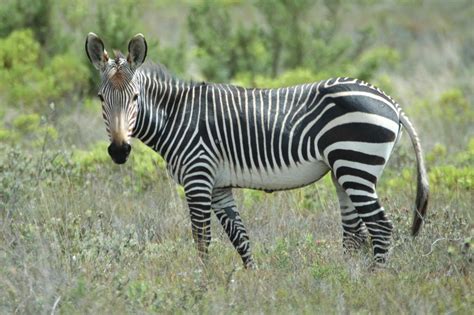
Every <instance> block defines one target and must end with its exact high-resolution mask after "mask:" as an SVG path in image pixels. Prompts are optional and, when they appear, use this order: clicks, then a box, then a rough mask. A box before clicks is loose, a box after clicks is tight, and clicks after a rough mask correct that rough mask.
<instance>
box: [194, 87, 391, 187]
mask: <svg viewBox="0 0 474 315" xmlns="http://www.w3.org/2000/svg"><path fill="white" fill-rule="evenodd" d="M204 95H205V97H206V102H203V103H205V104H206V105H205V106H206V108H205V110H204V111H203V114H204V115H206V119H204V120H203V121H205V130H206V132H205V133H202V136H203V137H204V138H205V142H206V143H207V145H208V147H209V148H210V149H211V150H212V151H213V152H214V153H215V155H216V156H217V158H216V160H217V161H218V163H217V164H218V166H217V170H216V184H217V185H218V186H225V187H227V186H230V187H247V188H256V189H264V190H280V189H288V188H296V187H300V186H304V185H307V184H309V183H312V182H314V181H316V180H318V179H319V178H320V177H321V176H323V175H324V174H325V173H326V172H327V171H328V170H329V169H330V168H332V167H333V164H334V163H335V161H336V160H337V156H338V154H339V153H341V152H340V151H341V150H344V151H345V152H346V153H347V151H348V150H352V151H357V152H358V153H360V154H359V155H360V156H358V158H360V157H361V156H362V155H361V154H368V155H372V153H374V152H375V153H376V154H378V155H381V156H380V158H382V159H385V158H388V155H389V153H390V152H391V149H392V147H393V144H394V142H395V139H396V138H397V135H398V132H399V128H400V127H399V111H398V106H397V104H396V103H395V102H393V100H392V99H390V98H389V97H388V96H386V95H385V94H384V93H383V92H381V91H380V90H378V89H376V88H374V87H372V86H369V85H367V84H365V83H364V82H362V81H358V80H354V79H341V78H338V79H334V80H326V81H320V82H316V83H312V84H305V85H298V86H294V87H288V88H280V89H242V88H238V87H235V86H231V85H209V86H206V90H205V93H204ZM338 152H339V153H338ZM367 162H368V163H369V164H370V162H371V161H367Z"/></svg>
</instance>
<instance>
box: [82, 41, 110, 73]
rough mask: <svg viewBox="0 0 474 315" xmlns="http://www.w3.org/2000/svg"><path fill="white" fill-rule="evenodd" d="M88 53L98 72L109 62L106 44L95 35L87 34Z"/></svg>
mask: <svg viewBox="0 0 474 315" xmlns="http://www.w3.org/2000/svg"><path fill="white" fill-rule="evenodd" d="M86 53H87V57H89V60H90V61H91V63H92V65H94V67H95V68H96V69H97V70H102V69H103V68H104V66H105V65H106V64H107V61H108V60H109V56H108V55H107V51H105V48H104V43H103V42H102V40H101V39H100V38H99V36H97V35H96V34H94V33H89V34H87V38H86Z"/></svg>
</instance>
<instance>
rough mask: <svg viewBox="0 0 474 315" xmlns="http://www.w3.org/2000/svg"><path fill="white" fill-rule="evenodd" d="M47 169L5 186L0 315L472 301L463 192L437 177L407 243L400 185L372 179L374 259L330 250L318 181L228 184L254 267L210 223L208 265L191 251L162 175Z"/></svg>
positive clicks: (440, 307)
mask: <svg viewBox="0 0 474 315" xmlns="http://www.w3.org/2000/svg"><path fill="white" fill-rule="evenodd" d="M33 164H34V163H33ZM26 169H27V167H26ZM50 177H51V178H52V179H51V180H50V181H40V182H39V183H38V185H37V186H36V187H33V188H31V187H30V189H25V185H23V186H22V185H20V187H19V188H18V190H17V191H16V192H15V194H21V193H24V194H26V196H27V198H16V199H15V200H17V201H16V204H15V205H13V204H6V205H5V207H6V208H8V209H10V211H6V212H3V217H2V221H1V226H0V227H1V230H0V313H21V314H24V313H30V314H36V313H49V312H51V310H52V309H53V306H54V305H55V304H56V307H55V310H56V311H57V312H58V313H62V314H84V313H92V314H97V313H114V314H117V313H138V314H140V313H262V312H263V313H320V314H323V313H324V314H327V313H360V314H368V313H396V314H398V313H425V314H432V313H455V314H468V313H469V312H470V311H469V309H471V310H472V307H473V306H474V299H473V296H472V289H473V283H472V258H473V251H472V245H473V241H472V233H473V230H472V213H471V208H472V204H473V196H472V192H471V191H466V190H458V191H446V190H445V191H439V189H437V188H436V187H435V189H434V191H433V193H432V198H431V200H430V210H429V218H428V220H427V224H426V225H425V226H424V227H423V230H422V232H421V235H420V236H419V237H417V238H416V239H414V240H413V239H412V238H411V237H410V236H409V227H410V223H411V218H412V213H411V211H409V210H408V208H411V205H412V203H413V200H414V193H413V192H412V190H413V188H412V187H411V185H412V183H407V185H406V186H405V187H401V188H400V189H399V191H396V192H395V191H394V190H393V188H392V187H391V186H390V185H389V181H388V180H387V181H386V182H385V183H388V184H384V182H382V183H381V187H380V188H381V190H382V193H381V194H382V195H383V202H384V205H385V207H386V208H387V209H388V211H387V212H388V213H389V215H390V216H391V218H392V219H393V221H394V223H395V227H396V229H395V231H394V248H393V251H392V255H391V258H390V261H389V263H388V264H387V266H386V268H379V269H376V270H373V269H372V260H371V258H372V256H371V254H370V249H369V248H364V249H363V250H361V251H360V252H357V253H354V254H352V255H344V254H343V253H342V244H341V226H340V223H339V220H340V217H339V213H338V207H337V199H336V196H335V193H334V191H333V188H332V187H331V186H330V184H329V181H328V180H326V179H324V180H323V181H321V182H320V183H317V184H316V185H313V186H310V187H308V188H304V189H303V190H295V191H291V192H281V193H273V194H264V193H254V192H249V191H242V190H238V191H237V193H236V195H237V199H238V203H239V204H240V205H241V214H242V217H243V220H244V222H245V223H246V225H247V227H248V230H249V235H250V238H251V241H252V245H253V251H254V256H255V260H256V262H257V264H258V266H259V269H258V270H255V271H248V270H245V269H243V268H242V265H241V260H240V258H239V257H238V254H237V253H236V251H235V250H234V249H233V247H232V245H231V244H230V242H229V241H228V240H227V236H226V235H225V233H224V232H223V230H222V228H221V227H220V226H218V225H217V223H216V222H215V221H217V220H214V222H213V241H212V243H211V246H210V257H209V262H208V264H207V265H205V266H203V265H202V264H201V263H200V262H199V261H198V260H197V254H196V251H195V249H194V244H193V242H192V240H191V239H192V238H191V230H190V222H189V219H188V212H187V209H186V205H185V203H184V201H183V200H182V198H181V197H180V194H179V193H178V191H177V189H176V186H175V185H174V184H172V183H171V181H170V180H169V179H167V178H161V179H159V180H157V181H156V185H154V186H151V187H148V188H146V189H144V190H142V191H138V192H137V191H136V189H135V188H134V187H136V185H134V183H135V181H139V180H140V179H139V178H137V177H133V171H132V170H131V169H130V167H127V166H126V167H113V168H111V169H101V170H100V169H99V170H96V171H95V172H94V173H90V174H89V175H88V177H87V176H86V177H85V178H82V180H81V181H77V180H71V178H68V177H67V176H64V175H61V176H57V175H54V174H52V175H50ZM17 179H18V180H21V176H20V175H19V173H17ZM125 179H126V180H125ZM413 185H414V183H413ZM384 190H387V191H390V195H388V194H387V193H385V192H384ZM311 196H312V197H311ZM308 199H310V200H309V201H308Z"/></svg>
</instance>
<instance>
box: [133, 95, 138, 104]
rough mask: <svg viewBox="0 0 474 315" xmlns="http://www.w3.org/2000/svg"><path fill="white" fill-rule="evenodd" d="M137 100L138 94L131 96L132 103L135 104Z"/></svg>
mask: <svg viewBox="0 0 474 315" xmlns="http://www.w3.org/2000/svg"><path fill="white" fill-rule="evenodd" d="M137 100H138V94H135V95H134V96H133V101H134V102H136V101H137Z"/></svg>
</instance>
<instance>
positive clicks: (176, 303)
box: [0, 0, 474, 314]
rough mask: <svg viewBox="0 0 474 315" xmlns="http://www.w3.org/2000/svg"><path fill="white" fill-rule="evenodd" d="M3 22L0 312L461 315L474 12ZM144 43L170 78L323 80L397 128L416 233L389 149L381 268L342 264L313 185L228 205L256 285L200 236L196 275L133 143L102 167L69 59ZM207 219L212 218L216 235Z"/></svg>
mask: <svg viewBox="0 0 474 315" xmlns="http://www.w3.org/2000/svg"><path fill="white" fill-rule="evenodd" d="M4 2H5V3H2V6H0V19H1V20H2V23H1V24H0V313H21V314H23V313H50V312H53V313H65V314H70V313H73V314H74V313H78V314H82V313H196V312H199V313H232V312H234V313H243V312H245V313H324V314H326V313H430V314H431V313H456V314H467V313H470V311H469V309H473V307H474V298H473V295H472V291H473V283H472V282H473V280H472V272H473V270H472V267H473V261H472V260H473V245H474V239H473V237H474V230H473V220H472V205H473V203H474V198H473V196H474V194H473V192H474V130H473V128H474V125H473V123H472V122H473V121H474V106H473V104H474V94H473V91H474V86H473V81H472V76H473V74H474V56H473V55H472V49H471V48H472V43H474V35H473V33H472V32H469V31H467V30H469V29H471V28H472V18H473V16H474V5H473V4H472V2H471V1H469V0H456V1H448V2H446V1H441V0H434V1H430V2H429V4H428V3H425V1H418V0H396V1H392V0H391V1H389V0H383V1H371V0H360V1H356V2H348V1H334V0H332V1H325V0H319V1H316V2H314V1H308V0H298V1H295V0H292V1H289V0H274V1H264V0H255V1H240V0H239V1H228V0H222V1H209V0H203V1H199V2H196V1H186V0H183V1H181V2H177V3H176V2H175V1H167V0H163V1H153V2H149V1H141V0H140V1H132V0H120V1H118V3H117V4H116V5H114V6H110V5H109V3H108V2H107V1H105V0H99V1H92V0H83V1H76V2H74V3H71V2H69V1H64V0H48V1H34V0H19V1H16V0H15V1H14V0H6V1H4ZM89 31H93V32H95V33H97V34H99V35H101V37H102V38H103V39H104V40H105V42H106V46H107V47H108V48H109V51H111V50H112V49H122V50H125V49H126V43H127V41H128V39H129V38H130V37H131V36H133V35H134V34H135V33H137V32H142V33H144V34H145V36H146V38H147V40H148V42H149V46H150V52H149V57H148V58H149V59H151V60H154V61H156V62H161V63H163V64H164V65H166V66H167V67H168V68H169V69H170V70H171V71H172V72H175V73H177V74H178V75H180V76H181V77H183V78H186V79H193V80H209V81H220V82H232V83H236V84H240V85H245V86H257V87H263V86H265V87H280V86H286V85H293V84H297V83H302V82H310V81H315V80H320V79H325V78H329V77H334V76H338V75H343V76H354V77H358V78H361V79H364V80H367V81H369V82H371V83H374V84H376V85H378V86H380V87H381V88H383V89H384V90H385V91H386V92H388V93H389V94H391V95H392V96H393V97H394V98H395V99H396V100H397V101H398V102H399V103H400V104H401V106H402V107H403V108H404V109H405V110H406V112H407V113H408V115H409V116H410V118H411V119H412V121H413V122H414V124H415V126H416V128H417V130H418V131H419V133H420V138H421V142H422V145H423V148H424V150H425V157H426V161H427V166H428V172H429V177H430V183H431V199H430V206H429V213H428V219H427V221H426V224H425V226H424V227H423V230H422V231H421V233H420V235H419V236H418V237H417V238H415V239H412V238H411V237H410V236H409V229H410V224H411V219H412V211H411V207H412V205H413V202H414V198H415V191H414V190H415V173H414V166H415V161H414V154H413V149H412V148H411V144H410V142H409V140H408V139H407V138H408V137H406V136H404V137H403V139H402V141H401V143H400V144H399V146H398V147H397V148H396V150H395V152H394V155H393V156H392V159H391V162H390V163H389V167H388V168H387V169H386V171H385V174H384V176H383V177H382V180H381V182H380V183H379V190H380V194H381V196H382V202H383V204H384V206H385V208H386V209H387V212H388V214H389V215H390V217H391V219H392V220H393V221H394V223H395V228H396V229H395V231H394V247H393V252H392V256H391V259H390V261H389V263H388V264H387V266H386V268H381V269H377V270H373V269H372V268H371V267H372V265H371V262H372V261H371V258H372V257H371V253H370V250H369V249H368V248H365V249H363V250H362V251H360V252H357V253H354V254H351V255H344V254H343V253H342V244H341V240H342V237H341V234H342V231H341V226H340V215H339V210H338V204H337V198H336V196H335V192H334V188H333V187H332V185H331V181H330V178H329V177H325V178H323V179H322V180H321V181H319V182H318V183H317V184H314V185H312V186H310V187H305V188H303V189H299V190H294V191H287V192H278V193H272V194H266V193H263V192H258V191H251V190H237V191H236V195H237V199H238V204H239V205H240V209H241V214H242V217H243V220H244V222H245V223H246V225H247V227H248V230H249V234H250V237H251V241H252V245H253V251H254V255H255V259H256V261H257V264H258V266H259V269H258V270H256V271H246V270H243V269H242V267H241V262H240V258H239V257H238V255H237V253H236V252H235V250H234V249H233V247H232V245H231V244H230V242H229V241H228V240H227V236H226V235H225V233H224V232H223V230H222V228H221V227H220V226H219V225H218V224H217V222H213V227H212V228H213V241H212V243H211V248H210V255H211V257H210V261H209V264H208V265H206V266H202V265H201V264H200V263H199V262H198V261H197V259H196V257H197V255H196V253H195V249H194V245H193V243H192V241H191V239H192V237H191V228H190V221H189V218H188V212H187V209H186V205H185V201H184V198H183V193H182V190H181V189H180V188H179V187H177V186H176V185H175V184H174V183H173V182H172V180H171V179H170V178H168V175H167V173H166V170H165V165H164V162H163V160H162V159H161V158H160V157H159V156H158V155H156V154H155V153H153V152H152V151H151V150H150V149H149V148H147V147H146V146H145V145H143V144H141V143H139V142H138V141H136V142H134V143H133V147H134V150H133V151H132V152H133V153H132V155H131V158H130V161H129V162H128V163H127V164H125V165H123V166H117V165H115V164H113V163H112V162H111V161H110V158H109V156H108V154H107V151H106V146H107V143H106V142H105V140H106V139H107V136H106V134H105V127H104V126H103V122H102V120H101V114H100V104H99V102H98V101H97V100H96V98H95V93H96V87H97V85H96V84H97V80H98V75H97V73H96V71H95V69H93V68H92V67H91V66H90V65H89V64H88V62H87V60H86V57H85V53H84V48H83V45H84V40H85V35H86V34H87V33H88V32H89ZM214 221H217V220H214Z"/></svg>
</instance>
